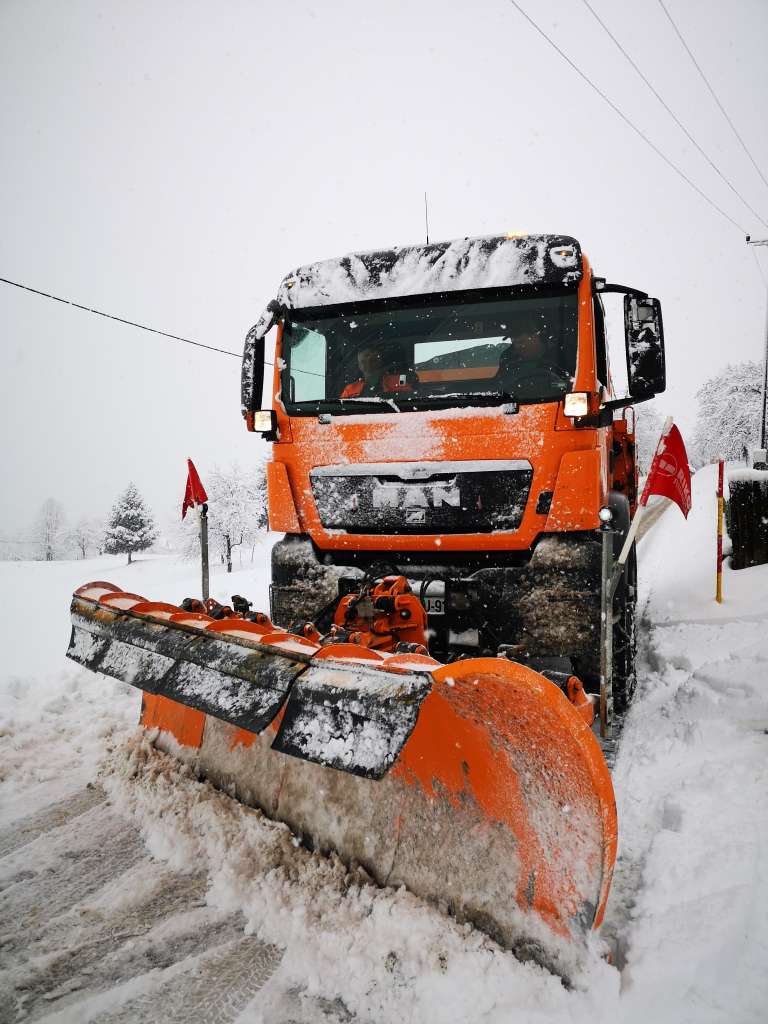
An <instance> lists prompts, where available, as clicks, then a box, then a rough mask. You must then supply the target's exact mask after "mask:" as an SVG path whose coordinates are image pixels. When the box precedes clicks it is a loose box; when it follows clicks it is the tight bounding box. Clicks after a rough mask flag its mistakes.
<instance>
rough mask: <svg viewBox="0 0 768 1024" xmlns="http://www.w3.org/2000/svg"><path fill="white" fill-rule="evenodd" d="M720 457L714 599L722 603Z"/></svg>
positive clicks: (721, 491)
mask: <svg viewBox="0 0 768 1024" xmlns="http://www.w3.org/2000/svg"><path fill="white" fill-rule="evenodd" d="M724 465H725V464H724V462H723V460H722V459H720V461H719V462H718V464H717V586H716V588H715V600H716V601H717V603H718V604H722V603H723V468H724Z"/></svg>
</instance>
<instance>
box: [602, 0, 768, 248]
mask: <svg viewBox="0 0 768 1024" xmlns="http://www.w3.org/2000/svg"><path fill="white" fill-rule="evenodd" d="M582 3H583V4H584V6H585V7H586V8H587V10H588V11H589V12H590V14H591V15H592V17H593V18H594V19H595V21H596V22H597V23H598V25H600V27H601V28H602V29H603V31H604V32H605V33H606V35H608V36H609V37H610V38H611V39H612V40H613V42H614V43H615V45H616V46H617V47H618V48H619V50H621V52H622V53H623V54H624V56H625V58H626V59H627V60H628V61H629V63H630V64H631V65H632V67H633V68H634V69H635V71H636V72H637V74H638V75H639V76H640V77H641V78H642V80H643V81H644V82H645V84H646V85H647V86H648V88H649V89H650V90H651V92H652V93H653V95H654V96H655V97H656V99H657V100H658V101H659V103H660V104H661V105H662V107H664V109H665V110H666V112H667V113H668V114H669V116H670V117H671V118H672V120H673V121H674V122H675V124H676V125H677V126H678V128H680V129H681V131H683V132H684V133H685V135H686V137H687V138H688V139H689V141H690V142H691V143H692V144H693V145H694V146H695V147H696V149H697V150H698V151H699V153H701V155H702V156H703V157H704V159H705V160H706V161H707V163H708V164H709V166H710V167H711V168H712V169H713V170H714V171H716V173H717V174H718V175H719V176H720V177H721V178H722V180H723V181H724V182H725V184H726V185H727V186H728V188H729V189H730V190H731V192H733V194H734V195H735V196H737V197H738V198H739V199H740V200H741V201H742V203H743V204H744V205H745V206H746V208H747V209H748V210H749V212H750V213H751V214H753V215H754V216H755V217H757V219H758V220H759V221H760V223H761V224H762V225H763V226H764V227H766V228H768V222H766V221H765V220H764V219H763V218H762V217H761V216H760V214H759V213H758V212H757V210H755V209H754V207H752V206H751V205H750V204H749V203H748V202H747V200H746V199H745V198H744V196H743V195H742V194H741V192H739V190H738V189H737V188H736V187H735V185H732V184H731V182H730V181H729V180H728V178H726V176H725V175H724V174H723V172H722V171H721V170H720V168H719V167H718V166H717V164H716V163H715V162H714V160H713V159H712V158H711V157H710V156H709V155H708V154H707V153H705V152H704V150H703V149H702V148H701V146H700V145H699V144H698V142H697V141H696V139H694V137H693V135H691V133H690V132H689V131H688V129H687V128H686V127H685V125H684V124H683V122H682V121H681V120H680V118H679V117H678V116H677V114H676V113H675V112H674V110H672V109H671V108H670V106H669V105H668V104H667V102H666V101H665V100H664V97H663V96H661V95H660V94H659V92H658V91H657V90H656V89H655V88H654V86H653V85H652V84H651V82H649V81H648V79H647V78H646V76H645V75H644V74H643V72H642V71H641V70H640V68H639V67H638V65H637V64H636V63H635V61H634V60H633V59H632V57H630V55H629V54H628V53H627V51H626V50H625V49H624V47H623V46H622V45H621V43H620V42H619V40H618V39H617V38H616V36H615V35H614V34H613V32H611V30H610V29H609V28H608V26H607V25H606V24H605V22H604V21H603V20H602V18H601V17H600V15H599V14H598V13H597V11H596V10H595V9H594V7H593V6H592V5H591V4H590V2H589V0H582Z"/></svg>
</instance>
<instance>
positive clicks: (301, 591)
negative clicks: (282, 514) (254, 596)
mask: <svg viewBox="0 0 768 1024" xmlns="http://www.w3.org/2000/svg"><path fill="white" fill-rule="evenodd" d="M340 574H341V573H340V570H339V569H337V568H335V567H334V566H329V565H324V564H323V563H322V562H321V561H320V560H319V559H318V557H317V555H316V554H315V549H314V547H313V545H312V541H311V540H310V539H309V537H307V536H304V535H303V534H291V533H288V534H286V535H285V537H284V538H283V539H282V540H280V541H278V542H277V544H275V546H274V547H273V548H272V585H271V586H270V588H269V610H270V617H271V619H272V621H273V622H274V623H275V624H276V625H280V626H283V627H284V628H286V629H287V628H288V627H289V626H292V625H294V624H295V623H298V622H316V621H317V617H318V615H319V614H320V612H321V611H322V610H323V609H324V608H325V607H326V606H327V605H328V604H329V602H332V601H334V600H335V598H336V597H337V595H338V580H339V576H340Z"/></svg>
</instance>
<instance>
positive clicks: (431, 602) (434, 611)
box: [424, 596, 445, 615]
mask: <svg viewBox="0 0 768 1024" xmlns="http://www.w3.org/2000/svg"><path fill="white" fill-rule="evenodd" d="M424 607H425V608H426V609H427V615H445V598H444V597H442V596H441V597H425V598H424Z"/></svg>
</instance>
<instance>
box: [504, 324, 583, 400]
mask: <svg viewBox="0 0 768 1024" xmlns="http://www.w3.org/2000/svg"><path fill="white" fill-rule="evenodd" d="M506 340H509V341H512V345H511V346H510V351H509V352H507V353H506V354H505V355H504V356H502V359H501V362H500V366H499V373H500V374H504V376H506V377H507V378H508V379H509V383H510V384H528V385H532V386H534V387H535V386H537V385H538V386H541V385H552V384H563V383H566V382H567V381H570V379H571V375H570V373H569V372H568V371H567V370H566V369H565V368H564V367H563V366H561V365H560V360H559V354H558V352H557V346H556V345H553V343H552V341H551V340H550V339H549V338H547V336H546V335H545V333H544V332H543V331H542V330H541V329H538V328H532V329H529V330H527V331H523V332H521V333H520V334H518V335H516V336H515V337H514V339H513V338H508V339H506Z"/></svg>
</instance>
